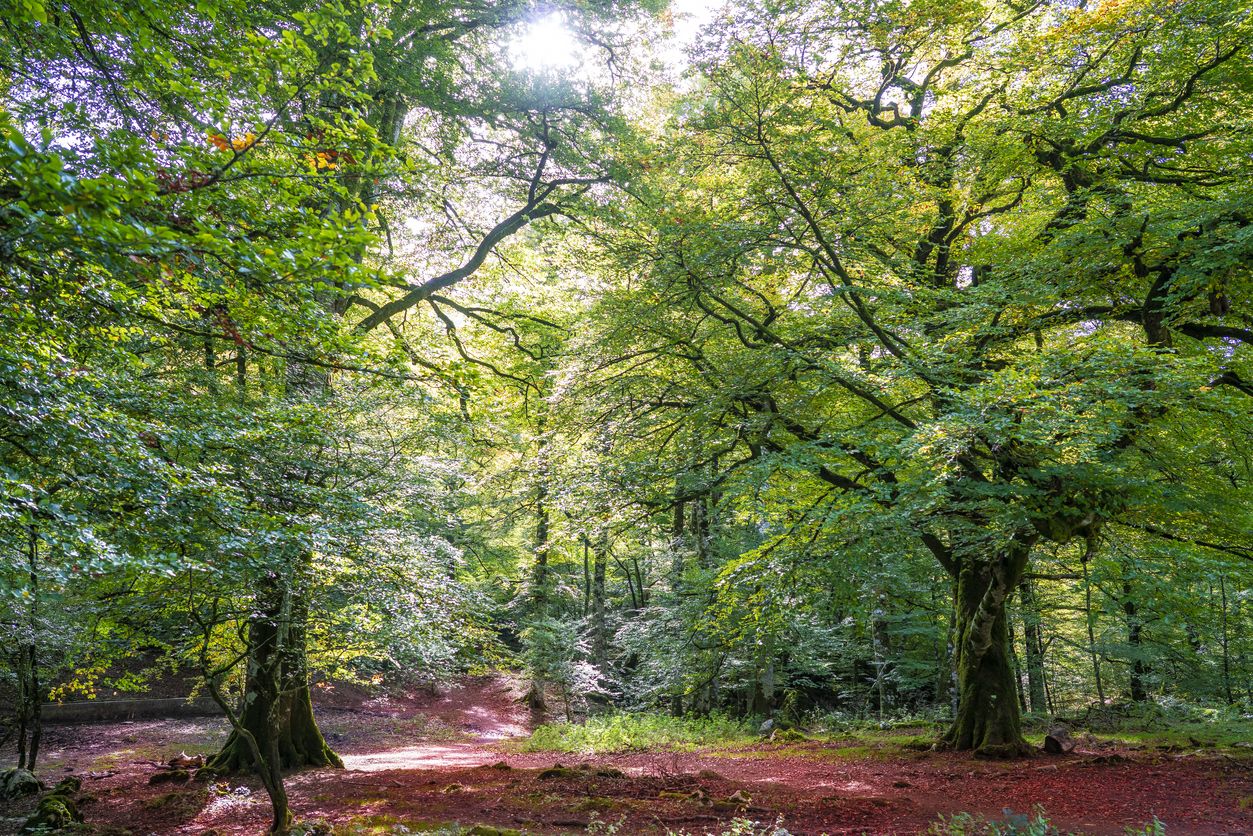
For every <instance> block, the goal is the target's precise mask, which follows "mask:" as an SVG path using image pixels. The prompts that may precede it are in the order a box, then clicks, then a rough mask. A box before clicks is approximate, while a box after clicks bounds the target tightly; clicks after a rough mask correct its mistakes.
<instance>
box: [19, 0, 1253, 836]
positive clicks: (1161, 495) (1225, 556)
mask: <svg viewBox="0 0 1253 836" xmlns="http://www.w3.org/2000/svg"><path fill="white" fill-rule="evenodd" d="M541 14H546V15H558V17H559V19H560V20H562V21H563V22H564V26H566V27H567V28H568V29H569V30H570V31H571V32H572V33H574V37H576V38H577V39H578V40H579V41H580V42H581V44H582V50H583V51H582V53H581V59H580V60H581V62H582V63H581V65H580V67H579V69H578V70H577V71H573V70H570V69H569V68H568V67H567V68H564V69H561V70H555V71H554V70H547V71H546V70H543V69H538V70H537V69H534V68H527V67H525V66H519V65H517V64H516V63H515V62H514V56H513V55H512V54H511V53H512V52H515V51H516V50H517V46H516V39H517V38H519V37H521V36H522V35H523V34H524V33H525V32H526V31H527V26H528V25H529V23H530V22H532V21H534V20H535V19H536V18H537V17H538V16H539V15H541ZM5 16H6V20H7V21H8V22H7V24H6V27H5V29H4V32H3V34H2V35H0V83H2V84H3V104H2V106H0V132H2V133H3V142H2V143H0V159H2V160H3V173H2V174H0V266H2V270H0V494H2V495H3V503H2V504H0V553H2V554H3V558H2V561H3V562H2V563H0V577H2V578H3V581H2V584H3V585H2V586H0V592H2V593H3V598H2V599H0V621H2V622H3V624H4V630H5V635H6V637H11V639H12V640H6V641H5V642H4V644H3V648H4V654H5V656H4V659H3V665H4V669H3V673H4V677H5V683H4V684H5V690H4V696H5V699H6V702H8V703H11V704H12V705H13V707H14V708H13V712H12V713H13V723H12V729H13V731H12V733H13V734H16V735H17V738H18V741H19V746H20V758H21V760H22V761H23V763H29V764H31V765H33V764H35V762H36V759H37V756H38V748H39V708H40V705H41V704H42V703H44V702H46V701H47V700H49V699H67V698H91V697H94V696H99V695H100V694H102V693H105V692H108V691H116V690H136V689H142V688H143V687H145V684H146V683H148V682H151V681H152V678H153V677H154V676H155V675H157V673H158V672H159V671H164V670H174V671H177V672H179V673H181V674H185V675H188V676H190V677H191V678H192V679H194V680H195V682H196V683H197V684H196V686H195V687H196V688H197V689H198V690H204V691H206V692H208V693H210V694H212V696H213V698H214V699H216V700H218V701H219V702H220V703H221V705H222V707H223V709H224V711H226V712H227V713H228V715H229V716H230V718H231V721H232V724H233V727H234V729H235V733H234V734H233V735H232V737H231V739H230V741H228V742H227V744H226V746H225V747H224V749H223V752H222V754H221V756H220V757H219V758H218V759H217V762H216V766H217V767H218V768H220V769H235V768H256V769H257V770H258V771H259V772H261V773H262V775H263V776H264V777H265V778H266V787H267V789H268V790H269V791H270V793H271V795H272V797H273V798H274V801H275V821H274V827H275V829H276V830H281V829H283V828H285V827H286V826H287V824H288V823H289V821H290V817H289V813H288V812H287V810H286V802H285V797H284V796H283V788H282V777H281V769H282V768H283V767H284V766H299V765H302V764H315V765H327V764H330V765H333V764H335V763H337V762H338V758H337V756H336V755H335V754H334V752H333V751H331V749H330V747H329V746H327V744H326V742H325V741H324V740H323V739H322V736H321V734H320V733H319V732H318V730H317V725H316V721H315V719H314V713H313V712H314V707H313V701H312V698H311V686H315V685H316V683H319V682H323V681H326V680H328V679H333V678H340V679H356V680H358V681H363V682H375V683H377V682H379V681H382V680H384V679H389V678H391V679H400V678H415V679H425V680H438V679H441V678H446V677H448V676H451V675H453V674H455V673H456V672H458V671H463V670H468V669H477V668H481V667H483V666H485V665H497V664H499V665H505V666H512V667H516V668H518V669H520V670H522V671H524V672H525V675H526V676H527V678H528V680H529V681H530V682H531V691H530V694H529V699H530V701H531V702H532V704H533V705H534V707H536V708H537V709H547V710H548V711H549V712H550V713H551V714H552V715H553V716H555V717H562V718H565V719H567V720H577V719H581V718H582V717H585V716H587V715H589V714H597V713H601V712H604V711H605V710H606V709H607V708H609V707H611V706H618V707H620V708H623V709H629V710H646V711H649V712H670V713H673V714H676V715H683V714H697V715H701V716H709V717H712V718H714V719H712V720H710V721H709V723H708V725H709V728H710V729H724V728H727V729H731V728H734V729H742V728H743V726H741V725H738V719H737V720H734V721H733V720H729V719H726V718H727V717H728V716H730V717H734V718H764V717H766V716H770V717H773V718H775V719H776V721H777V722H779V723H804V722H806V720H807V718H813V717H815V716H817V715H819V714H822V715H826V716H827V717H828V718H831V717H836V718H841V717H843V718H867V717H874V718H876V719H878V720H880V721H885V720H888V719H891V718H893V717H897V716H901V715H925V716H927V717H929V718H932V719H936V720H944V721H945V722H946V723H948V724H949V725H948V728H949V730H948V732H947V734H946V735H945V737H944V742H945V743H947V745H950V746H952V747H955V748H959V749H968V750H977V751H979V752H981V753H983V754H1001V755H1010V754H1015V753H1018V752H1021V751H1023V749H1024V746H1025V744H1024V742H1023V737H1022V733H1021V725H1020V724H1021V721H1020V717H1021V715H1022V714H1023V713H1024V712H1033V713H1035V714H1037V715H1058V714H1075V713H1078V712H1082V711H1090V710H1091V709H1092V708H1094V707H1095V709H1096V712H1095V713H1096V714H1097V715H1103V714H1107V713H1110V712H1114V711H1116V710H1120V709H1121V708H1123V707H1126V706H1131V707H1132V709H1131V710H1134V711H1136V712H1140V713H1142V714H1144V713H1151V712H1152V711H1158V712H1162V713H1170V712H1180V711H1189V712H1197V711H1201V712H1203V711H1207V710H1218V709H1219V707H1221V706H1244V707H1245V708H1246V709H1247V707H1248V706H1249V705H1250V703H1253V601H1251V600H1250V597H1251V596H1253V591H1251V590H1253V565H1251V563H1250V561H1251V560H1253V540H1251V539H1250V532H1253V511H1250V508H1253V459H1251V457H1250V451H1251V450H1253V444H1251V443H1250V442H1251V441H1253V421H1251V420H1250V419H1251V417H1253V410H1251V406H1253V369H1251V368H1250V353H1249V352H1250V347H1249V344H1250V341H1251V340H1253V309H1251V308H1250V305H1249V303H1250V300H1251V299H1253V274H1251V273H1250V268H1249V264H1250V261H1251V256H1253V225H1251V224H1253V219H1251V218H1250V215H1249V209H1248V207H1249V205H1250V204H1251V203H1253V192H1251V191H1250V190H1251V189H1253V185H1251V184H1253V140H1251V138H1250V137H1251V133H1250V128H1251V127H1253V125H1251V123H1250V110H1249V107H1248V104H1247V102H1248V101H1250V99H1251V98H1253V70H1251V69H1250V64H1249V50H1250V46H1251V43H1250V41H1251V39H1253V19H1251V18H1250V13H1249V9H1248V8H1247V4H1244V3H1241V2H1235V0H1104V1H1103V2H1099V3H1087V4H1084V3H1079V4H1075V3H1071V2H1064V1H1063V0H1058V2H1025V3H1018V2H993V1H992V0H961V2H951V0H946V2H930V0H914V1H913V2H896V0H859V1H858V2H791V0H771V1H770V2H757V1H756V0H746V1H745V2H743V3H737V4H734V8H728V9H727V10H726V11H725V13H719V14H717V15H715V16H714V18H713V20H712V22H711V23H710V24H709V25H708V27H707V28H706V29H704V30H703V32H702V34H701V35H700V36H699V38H697V39H696V40H695V41H694V42H693V43H692V44H689V48H688V50H687V53H686V58H684V59H683V60H682V61H681V62H679V63H680V64H681V67H676V64H675V59H674V58H673V52H674V50H673V47H672V46H671V45H669V44H668V42H667V37H668V31H669V29H670V28H672V27H673V26H674V19H673V17H672V14H671V13H670V12H669V11H667V10H665V9H663V8H660V7H659V5H658V4H654V3H649V2H644V3H625V2H624V3H619V2H612V1H611V0H603V2H599V1H598V2H579V3H570V4H556V5H552V6H545V7H544V8H542V9H541V8H539V7H538V6H535V5H533V4H531V3H527V2H506V3H497V2H482V3H481V2H478V0H465V2H463V3H435V2H426V0H393V2H388V3H357V2H355V0H344V2H334V3H328V2H323V3H314V4H305V3H300V2H286V1H285V0H284V2H261V3H246V4H245V3H238V2H234V0H203V1H202V2H198V3H194V4H186V3H177V4H157V3H152V2H149V0H127V2H125V3H100V2H73V1H72V0H71V2H47V3H45V2H42V0H20V2H16V3H7V4H6V6H5ZM1180 706H1186V708H1180ZM649 716H650V717H651V718H652V719H650V720H649V721H648V722H647V723H645V724H643V726H648V727H649V728H654V729H659V730H660V731H657V732H656V733H658V734H662V733H668V732H666V731H665V728H664V727H665V721H664V720H661V719H659V718H657V717H656V716H655V714H650V715H649ZM637 725H639V724H637ZM643 726H639V727H640V728H643ZM605 729H607V731H606V730H605ZM605 729H602V730H599V731H598V730H597V729H596V728H592V729H591V730H588V731H584V732H578V733H575V732H570V733H569V734H571V735H573V737H574V738H579V737H580V735H585V736H587V737H588V739H600V738H603V737H605V735H609V736H612V735H613V734H616V733H617V732H615V731H614V729H615V726H614V724H613V723H612V722H611V721H607V725H606V726H605ZM711 733H712V732H711ZM553 734H555V735H557V736H558V737H561V736H562V735H563V734H564V733H560V732H553ZM563 739H564V738H563ZM572 739H573V738H572ZM580 739H582V738H580ZM570 745H571V746H576V744H575V743H571V744H570Z"/></svg>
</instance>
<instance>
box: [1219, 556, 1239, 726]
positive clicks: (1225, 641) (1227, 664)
mask: <svg viewBox="0 0 1253 836" xmlns="http://www.w3.org/2000/svg"><path fill="white" fill-rule="evenodd" d="M1218 589H1219V591H1220V592H1221V594H1222V608H1223V609H1222V614H1223V617H1222V643H1221V646H1222V649H1223V693H1224V694H1225V695H1226V697H1227V705H1235V703H1236V699H1235V695H1234V694H1233V693H1232V692H1231V653H1230V649H1229V634H1228V632H1227V577H1226V576H1225V575H1219V576H1218Z"/></svg>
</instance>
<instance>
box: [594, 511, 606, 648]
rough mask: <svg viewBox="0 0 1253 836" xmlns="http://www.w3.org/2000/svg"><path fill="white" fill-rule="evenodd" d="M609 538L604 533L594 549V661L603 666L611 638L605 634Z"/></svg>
mask: <svg viewBox="0 0 1253 836" xmlns="http://www.w3.org/2000/svg"><path fill="white" fill-rule="evenodd" d="M608 552H609V539H608V537H606V536H604V535H602V536H601V537H600V539H599V540H598V541H597V543H596V547H595V548H594V549H592V618H591V632H592V637H591V638H592V663H593V664H594V665H596V667H598V668H603V667H604V665H605V662H606V660H607V659H608V658H609V639H608V636H607V635H606V634H605V564H606V563H607V560H606V558H607V555H608Z"/></svg>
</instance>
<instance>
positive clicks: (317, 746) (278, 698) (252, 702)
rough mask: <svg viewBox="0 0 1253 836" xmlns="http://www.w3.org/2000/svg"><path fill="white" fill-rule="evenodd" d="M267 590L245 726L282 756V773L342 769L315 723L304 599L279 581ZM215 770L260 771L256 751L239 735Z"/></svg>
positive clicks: (253, 628) (256, 621)
mask: <svg viewBox="0 0 1253 836" xmlns="http://www.w3.org/2000/svg"><path fill="white" fill-rule="evenodd" d="M267 587H268V589H267V590H266V594H265V601H266V604H265V608H264V610H262V611H261V612H258V613H257V614H256V615H254V616H253V618H252V621H251V622H250V624H249V625H248V646H249V656H248V674H247V680H246V683H245V689H244V702H243V705H242V706H241V707H240V711H239V720H240V725H241V726H242V727H243V728H244V729H246V730H247V731H248V732H249V734H251V735H252V737H253V738H254V739H255V740H256V743H257V747H258V749H259V750H260V751H261V752H262V753H271V752H272V753H273V754H274V756H276V759H277V764H276V765H275V766H276V767H277V768H282V769H292V768H296V767H301V766H337V767H342V766H343V765H344V762H343V760H341V759H340V757H339V756H338V755H336V754H335V752H333V751H332V750H331V748H330V746H329V745H327V742H326V738H324V737H323V736H322V732H321V730H320V729H318V725H317V722H316V721H315V720H314V718H313V702H312V699H311V696H310V693H309V679H308V668H307V663H306V648H305V624H306V622H307V620H308V611H307V608H308V605H307V603H306V602H305V600H304V595H303V593H300V592H298V591H296V590H293V589H291V588H290V586H289V585H288V584H286V583H284V582H283V581H281V580H279V579H271V580H270V582H269V583H267ZM267 759H268V756H267ZM210 766H212V767H213V768H214V769H218V770H222V771H229V772H235V771H241V770H256V769H258V764H256V763H255V759H254V757H253V749H252V746H251V745H250V744H249V742H248V740H247V738H246V736H244V735H241V734H240V733H239V732H238V731H232V732H231V736H230V737H229V738H227V741H226V744H225V745H224V746H223V747H222V750H221V751H220V752H218V754H217V755H215V756H214V758H213V760H212V761H211V762H210Z"/></svg>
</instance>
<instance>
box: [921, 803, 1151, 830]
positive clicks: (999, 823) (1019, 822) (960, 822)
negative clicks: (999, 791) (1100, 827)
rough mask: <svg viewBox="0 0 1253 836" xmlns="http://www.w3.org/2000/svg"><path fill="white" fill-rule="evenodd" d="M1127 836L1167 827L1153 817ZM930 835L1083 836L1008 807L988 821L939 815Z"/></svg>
mask: <svg viewBox="0 0 1253 836" xmlns="http://www.w3.org/2000/svg"><path fill="white" fill-rule="evenodd" d="M1124 833H1125V834H1126V836H1166V826H1165V825H1163V824H1162V823H1161V822H1160V821H1158V819H1157V817H1156V816H1154V817H1153V821H1151V822H1150V823H1148V824H1146V825H1145V826H1144V827H1141V828H1139V829H1135V828H1130V827H1129V828H1127V829H1126V830H1125V831H1124ZM927 834H928V836H1083V834H1082V833H1080V832H1077V831H1069V830H1060V829H1058V828H1057V827H1056V826H1055V825H1053V824H1052V823H1051V822H1050V821H1049V820H1048V818H1046V817H1045V815H1044V812H1043V810H1041V809H1040V808H1038V807H1037V808H1036V809H1035V811H1034V813H1032V814H1031V815H1027V814H1026V813H1015V812H1014V811H1013V810H1010V809H1008V808H1006V809H1005V810H1004V811H1002V817H1001V818H999V819H989V818H986V817H984V816H977V815H972V814H971V813H957V814H955V815H952V816H940V818H939V820H938V821H936V822H934V823H932V825H931V827H930V828H928V829H927Z"/></svg>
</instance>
